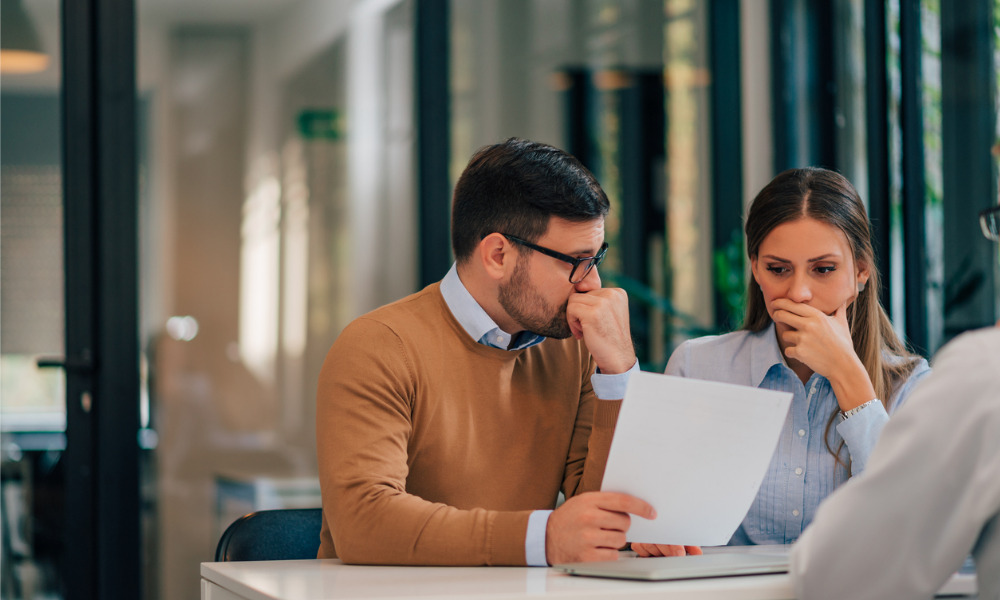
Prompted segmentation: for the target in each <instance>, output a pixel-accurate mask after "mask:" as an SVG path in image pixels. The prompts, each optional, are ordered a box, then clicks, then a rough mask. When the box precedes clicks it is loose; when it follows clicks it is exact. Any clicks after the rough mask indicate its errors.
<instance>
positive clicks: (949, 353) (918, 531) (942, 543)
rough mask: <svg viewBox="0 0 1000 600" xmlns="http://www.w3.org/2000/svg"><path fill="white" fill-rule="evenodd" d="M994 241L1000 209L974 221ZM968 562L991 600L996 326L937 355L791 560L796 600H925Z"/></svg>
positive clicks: (996, 592)
mask: <svg viewBox="0 0 1000 600" xmlns="http://www.w3.org/2000/svg"><path fill="white" fill-rule="evenodd" d="M980 221H981V224H982V228H983V233H984V234H985V235H986V237H988V238H990V239H992V240H993V241H1000V206H998V207H996V208H993V209H991V210H987V211H984V212H983V214H982V216H981V217H980ZM970 552H971V553H972V556H973V559H974V560H975V563H976V573H977V579H978V589H979V598H980V600H1000V323H997V326H996V327H993V328H989V329H983V330H979V331H974V332H970V333H966V334H964V335H962V336H959V337H958V338H956V339H955V340H953V341H952V342H951V343H949V344H948V345H947V346H945V347H944V348H943V349H942V350H941V351H940V352H939V353H938V356H937V359H936V360H935V362H934V371H933V372H932V373H931V374H930V376H928V377H927V379H926V380H925V381H924V382H922V383H921V384H920V386H918V387H917V389H916V390H915V391H914V392H913V395H912V396H911V397H910V400H909V401H908V402H907V404H906V406H904V407H902V408H901V409H900V410H899V413H898V414H897V415H896V416H894V417H893V418H892V419H890V420H889V423H888V424H887V425H886V426H885V429H884V431H883V432H882V437H881V439H880V440H879V443H878V445H877V446H876V447H875V450H874V452H873V454H872V456H871V458H870V460H869V462H868V468H867V469H866V470H865V472H864V473H863V474H862V475H861V476H859V477H855V478H852V479H851V480H850V481H849V482H848V483H846V484H845V485H843V486H842V487H841V488H839V489H838V490H837V491H836V492H834V493H833V494H832V495H831V496H830V497H829V498H828V499H827V500H826V501H825V502H824V503H823V504H822V505H820V507H819V511H818V512H817V514H816V518H815V520H814V521H813V523H812V525H810V526H809V527H808V528H807V529H806V530H805V532H804V533H803V535H802V537H801V538H800V539H799V542H798V543H797V544H795V546H794V547H793V549H792V557H791V561H792V564H791V573H792V577H793V581H794V583H795V590H796V597H798V598H805V599H810V600H811V599H813V598H852V599H856V600H863V599H866V598H872V599H875V598H878V599H879V600H893V599H899V600H903V599H908V598H931V597H932V596H934V593H935V592H936V591H937V590H939V589H940V588H941V586H942V585H943V584H944V583H945V581H947V579H948V578H949V576H951V574H952V573H954V572H955V571H956V570H957V569H958V568H959V566H961V564H962V562H963V561H964V559H965V557H966V556H967V555H968V554H969V553H970Z"/></svg>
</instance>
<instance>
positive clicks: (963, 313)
mask: <svg viewBox="0 0 1000 600" xmlns="http://www.w3.org/2000/svg"><path fill="white" fill-rule="evenodd" d="M993 5H994V3H993V2H992V1H991V0H964V1H963V2H942V3H941V105H942V138H943V143H942V147H943V155H944V160H943V163H944V164H943V170H944V201H943V202H944V272H945V290H944V291H945V298H944V302H945V304H944V310H945V315H944V317H945V331H944V338H945V341H947V340H948V339H950V338H951V337H954V336H955V335H957V334H959V333H961V332H963V331H965V330H968V329H973V328H977V327H983V326H987V325H991V324H993V323H994V322H995V321H996V319H997V315H996V314H995V304H994V303H993V293H992V292H993V289H994V277H995V276H994V273H995V271H994V260H995V259H994V257H995V256H996V250H995V245H993V244H991V243H990V242H989V241H987V240H985V239H983V238H982V237H981V236H979V235H976V234H977V231H978V223H977V221H978V214H979V211H981V210H983V209H984V208H987V207H989V206H991V205H993V204H995V203H996V188H995V187H994V182H995V181H996V173H994V172H993V164H992V163H993V160H992V158H991V155H990V149H991V146H992V145H993V136H994V132H995V131H996V114H995V111H994V108H993V107H994V106H995V104H994V93H995V92H994V90H996V70H995V67H994V65H993V44H992V28H993Z"/></svg>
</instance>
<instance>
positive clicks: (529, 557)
mask: <svg viewBox="0 0 1000 600" xmlns="http://www.w3.org/2000/svg"><path fill="white" fill-rule="evenodd" d="M551 514H552V511H551V510H536V511H534V512H532V513H531V516H529V517H528V532H527V534H525V536H524V560H525V562H526V563H528V566H529V567H547V566H549V561H548V559H547V558H546V557H545V527H546V525H548V523H549V515H551Z"/></svg>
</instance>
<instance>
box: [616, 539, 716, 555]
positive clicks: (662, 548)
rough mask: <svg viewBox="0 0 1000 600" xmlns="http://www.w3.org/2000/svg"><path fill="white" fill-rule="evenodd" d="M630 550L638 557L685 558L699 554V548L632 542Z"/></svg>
mask: <svg viewBox="0 0 1000 600" xmlns="http://www.w3.org/2000/svg"><path fill="white" fill-rule="evenodd" d="M632 550H634V551H635V553H636V554H638V555H639V556H685V555H688V554H701V548H700V547H699V546H675V545H673V544H637V543H636V542H632Z"/></svg>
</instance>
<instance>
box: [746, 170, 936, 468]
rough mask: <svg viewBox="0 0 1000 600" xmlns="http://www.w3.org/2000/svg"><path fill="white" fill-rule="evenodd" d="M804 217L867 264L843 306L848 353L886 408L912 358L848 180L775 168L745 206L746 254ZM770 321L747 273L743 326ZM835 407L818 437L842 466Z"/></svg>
mask: <svg viewBox="0 0 1000 600" xmlns="http://www.w3.org/2000/svg"><path fill="white" fill-rule="evenodd" d="M804 217H809V218H812V219H815V220H817V221H821V222H823V223H826V224H828V225H831V226H833V227H836V228H837V229H839V230H840V231H843V232H844V235H845V236H847V241H848V243H850V246H851V253H852V254H853V255H854V261H855V263H856V264H858V265H864V266H866V267H867V268H868V272H869V276H868V283H867V284H866V285H865V287H864V290H862V291H861V292H860V293H859V294H858V297H857V299H856V300H855V301H854V302H853V303H851V305H850V306H848V307H847V322H848V323H849V325H850V331H851V339H852V340H853V341H854V352H855V353H857V355H858V358H860V359H861V362H862V364H864V366H865V370H866V371H868V376H869V377H870V378H871V381H872V387H874V388H875V394H876V396H877V397H878V398H879V399H880V400H881V401H882V404H883V405H885V407H886V410H888V409H889V403H890V402H891V398H892V392H893V390H894V389H895V388H896V386H898V385H899V383H901V382H902V381H903V380H905V378H906V377H907V376H909V374H910V373H911V372H912V371H913V368H914V366H915V365H916V359H917V357H916V356H914V355H913V354H911V353H910V352H909V350H908V349H907V348H906V345H905V344H904V343H903V342H902V340H900V339H899V337H898V336H897V335H896V332H895V331H894V330H893V328H892V323H891V322H890V321H889V317H888V315H886V313H885V310H883V308H882V305H881V304H880V303H879V287H880V282H879V274H878V269H877V268H876V265H875V250H874V248H873V247H872V242H871V229H870V226H869V222H868V214H867V212H866V211H865V206H864V204H863V203H862V202H861V198H860V197H859V196H858V192H857V191H856V190H855V189H854V186H852V185H851V182H849V181H848V180H847V179H846V178H845V177H844V176H843V175H841V174H839V173H836V172H834V171H829V170H827V169H820V168H815V167H809V168H804V169H789V170H787V171H784V172H782V173H780V174H779V175H778V176H777V177H775V178H774V179H772V180H771V182H770V183H768V184H767V185H766V186H765V187H764V189H762V190H761V191H760V193H758V194H757V197H756V198H754V201H753V203H752V204H751V205H750V212H749V214H748V215H747V221H746V236H747V256H749V257H750V258H751V259H753V258H754V257H756V256H757V254H758V252H759V250H760V245H761V243H763V241H764V238H766V237H767V236H768V234H770V233H771V231H772V230H774V228H775V227H777V226H778V225H781V224H783V223H788V222H791V221H796V220H798V219H801V218H804ZM770 324H771V317H770V315H769V314H768V313H767V306H766V305H765V304H764V294H763V293H762V292H761V289H760V286H759V285H758V284H757V281H756V280H755V279H754V278H753V277H750V282H749V284H748V289H747V314H746V320H745V321H744V323H743V329H746V330H749V331H754V332H756V331H761V330H763V329H765V328H766V327H768V326H769V325H770ZM838 412H839V411H834V413H833V414H832V415H830V419H829V420H828V421H827V424H826V431H825V432H824V435H823V438H824V440H825V442H826V447H827V449H828V450H829V451H830V453H831V454H833V455H834V457H835V458H836V459H837V462H838V463H840V464H843V465H845V466H846V462H845V461H843V460H842V459H841V457H840V451H841V449H842V448H843V445H844V444H843V442H841V444H840V446H839V447H838V448H837V450H834V449H833V448H831V447H830V439H829V433H830V428H831V427H832V426H833V423H834V422H835V419H836V417H837V413H838Z"/></svg>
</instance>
